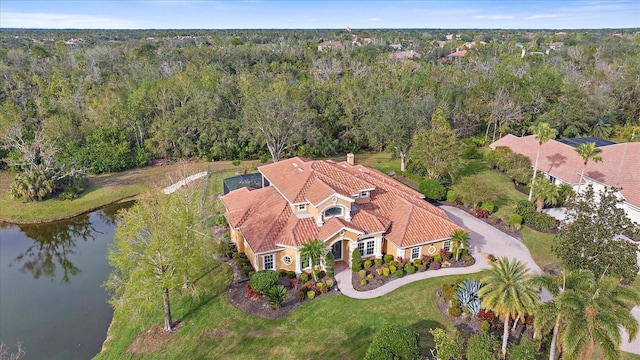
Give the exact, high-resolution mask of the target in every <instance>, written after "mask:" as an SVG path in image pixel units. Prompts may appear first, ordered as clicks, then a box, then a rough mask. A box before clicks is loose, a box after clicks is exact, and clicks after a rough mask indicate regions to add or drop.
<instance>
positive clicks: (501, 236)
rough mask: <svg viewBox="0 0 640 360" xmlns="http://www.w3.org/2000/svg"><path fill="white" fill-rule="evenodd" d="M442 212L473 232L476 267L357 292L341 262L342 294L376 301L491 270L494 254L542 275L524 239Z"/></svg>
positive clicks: (639, 311)
mask: <svg viewBox="0 0 640 360" xmlns="http://www.w3.org/2000/svg"><path fill="white" fill-rule="evenodd" d="M441 209H442V210H444V211H445V212H446V213H447V215H448V216H449V218H450V219H451V220H452V221H454V222H455V223H456V224H458V225H461V226H464V227H465V228H467V229H469V230H470V231H471V241H470V243H471V250H472V253H473V254H474V255H475V258H476V263H475V264H474V265H473V266H469V267H465V268H446V269H440V270H437V271H425V272H421V273H416V274H413V275H411V276H405V277H403V278H401V279H398V280H394V281H392V282H390V283H387V284H385V285H384V286H381V287H379V288H377V289H374V290H371V291H356V290H354V289H353V285H352V283H351V270H350V269H349V268H347V267H346V266H345V265H344V263H339V264H338V265H336V273H337V274H336V280H337V282H338V286H339V288H340V291H341V292H342V293H343V294H345V295H346V296H349V297H352V298H355V299H372V298H376V297H379V296H382V295H385V294H387V293H389V292H391V291H393V290H395V289H397V288H399V287H401V286H404V285H406V284H409V283H412V282H414V281H419V280H423V279H428V278H432V277H436V276H445V275H463V274H470V273H475V272H478V271H481V270H482V269H485V268H488V267H489V264H488V262H487V259H486V257H485V256H484V255H485V254H493V255H494V256H496V257H503V256H506V257H509V258H516V259H519V260H520V261H523V262H525V263H526V264H527V266H528V267H529V269H531V271H533V272H535V273H538V274H540V273H542V270H541V269H540V267H539V266H538V264H536V262H535V261H533V257H532V256H531V253H530V252H529V249H527V247H526V246H525V245H524V244H523V243H522V242H521V241H520V240H518V239H516V238H514V237H512V236H510V235H507V234H505V233H503V232H502V231H500V230H498V229H496V228H494V227H493V226H491V225H489V224H487V223H485V222H484V221H482V220H480V219H477V218H476V217H474V216H472V215H470V214H469V213H467V212H465V211H463V210H460V209H458V208H456V207H451V206H442V207H441ZM541 298H542V300H543V301H544V300H547V299H550V295H549V294H548V293H547V292H544V293H542V294H541ZM632 314H633V315H634V316H635V317H636V319H638V321H640V307H635V308H634V309H633V310H632ZM627 339H628V336H627V335H626V334H625V333H624V332H623V344H622V345H621V346H620V349H621V350H622V351H626V352H630V353H634V354H640V336H637V337H636V339H635V341H633V342H631V343H628V342H626V340H627Z"/></svg>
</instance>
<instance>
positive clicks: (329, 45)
mask: <svg viewBox="0 0 640 360" xmlns="http://www.w3.org/2000/svg"><path fill="white" fill-rule="evenodd" d="M342 48H343V45H342V43H341V42H340V41H336V40H328V41H323V42H321V43H320V44H318V51H323V50H326V49H342Z"/></svg>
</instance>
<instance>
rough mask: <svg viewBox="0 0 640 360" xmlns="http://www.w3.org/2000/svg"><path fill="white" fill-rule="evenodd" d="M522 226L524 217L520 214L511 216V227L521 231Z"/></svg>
mask: <svg viewBox="0 0 640 360" xmlns="http://www.w3.org/2000/svg"><path fill="white" fill-rule="evenodd" d="M521 225H522V216H520V215H518V214H511V215H509V227H510V228H512V229H515V230H520V227H521Z"/></svg>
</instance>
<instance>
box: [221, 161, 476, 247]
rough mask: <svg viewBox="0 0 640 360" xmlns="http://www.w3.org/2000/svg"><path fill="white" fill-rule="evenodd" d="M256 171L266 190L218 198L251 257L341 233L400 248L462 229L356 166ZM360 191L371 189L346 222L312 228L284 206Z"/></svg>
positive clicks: (300, 165)
mask: <svg viewBox="0 0 640 360" xmlns="http://www.w3.org/2000/svg"><path fill="white" fill-rule="evenodd" d="M299 169H301V170H299ZM259 170H260V172H262V174H263V175H264V176H265V177H266V178H267V179H268V180H269V182H270V183H271V186H268V187H266V188H263V189H258V190H251V189H248V188H241V189H238V190H234V191H232V192H230V193H228V194H227V195H224V196H222V198H221V199H222V201H223V203H224V205H225V207H226V208H227V213H226V214H225V215H226V216H227V220H228V221H229V223H230V224H231V226H233V227H235V228H240V229H241V231H242V234H243V236H244V237H245V239H246V240H247V242H248V243H249V246H250V247H251V249H252V250H253V251H254V252H256V253H260V252H265V251H273V250H277V249H278V248H279V247H282V246H293V247H300V246H302V245H304V244H305V243H307V242H309V241H311V240H313V239H320V240H322V241H326V240H328V239H329V238H330V237H331V236H333V235H335V234H336V233H337V232H339V231H342V230H351V231H352V232H355V233H358V234H362V235H366V234H373V233H385V232H386V233H385V237H386V238H388V239H389V240H391V241H393V242H394V243H395V244H396V245H398V246H400V247H406V246H412V245H419V244H424V243H428V242H431V241H436V240H440V239H445V238H448V237H450V236H451V234H452V233H453V231H454V230H456V229H462V228H461V227H459V226H458V225H456V224H455V223H453V222H452V221H451V220H449V218H448V217H447V216H446V214H445V213H444V211H442V210H440V209H438V208H436V207H435V206H433V205H431V204H429V203H428V202H426V201H424V196H423V195H422V194H421V193H419V192H417V191H415V190H413V189H411V188H408V187H406V186H405V185H403V184H401V183H399V182H398V181H396V180H394V179H392V178H390V177H388V176H386V175H384V174H382V173H380V172H379V171H377V170H374V169H371V168H368V167H365V166H362V165H351V164H348V163H347V162H340V163H336V162H333V161H329V160H305V159H302V158H297V157H296V158H292V159H288V160H283V161H280V162H278V163H274V164H269V165H265V166H262V167H260V168H259ZM365 189H374V190H373V191H372V192H371V201H370V202H365V203H358V204H355V207H356V208H355V209H352V210H351V221H346V220H344V219H342V218H338V217H334V218H331V219H328V220H326V221H325V222H324V224H323V225H322V226H320V227H318V226H317V224H316V222H315V219H314V218H310V217H308V218H298V217H297V216H296V215H295V214H294V213H293V212H292V211H291V207H290V203H298V202H303V201H307V200H308V201H311V202H312V203H317V202H318V201H321V200H324V199H326V198H328V197H330V196H331V195H333V194H342V195H345V196H347V197H349V198H350V197H351V194H356V193H357V192H358V191H360V190H365ZM463 230H464V229H463Z"/></svg>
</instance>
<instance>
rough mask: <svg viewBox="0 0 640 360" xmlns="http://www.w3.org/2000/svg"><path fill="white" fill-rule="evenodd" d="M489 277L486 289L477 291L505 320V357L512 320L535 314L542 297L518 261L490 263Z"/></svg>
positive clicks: (503, 354) (484, 287)
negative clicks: (510, 321) (510, 320)
mask: <svg viewBox="0 0 640 360" xmlns="http://www.w3.org/2000/svg"><path fill="white" fill-rule="evenodd" d="M488 272H489V274H488V275H486V276H484V277H483V278H482V280H481V282H482V283H483V284H484V285H483V287H482V288H481V289H480V290H479V291H478V297H480V298H481V299H482V304H483V306H484V307H485V308H487V309H489V310H491V311H493V312H494V313H496V314H498V316H500V318H501V319H502V320H503V321H504V332H503V334H502V357H503V358H504V357H505V356H506V353H507V342H508V340H509V319H511V318H512V317H513V318H515V317H517V316H520V317H524V316H525V315H526V314H532V313H533V311H534V309H535V308H536V306H537V305H538V301H539V297H538V294H537V293H536V290H535V288H534V287H533V286H532V284H531V282H530V280H531V275H530V273H529V268H527V267H526V266H525V264H524V263H523V262H521V261H519V260H515V259H514V260H513V261H511V260H509V259H508V258H506V257H503V258H501V259H499V260H498V261H497V262H496V263H493V264H491V268H490V269H489V270H488Z"/></svg>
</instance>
